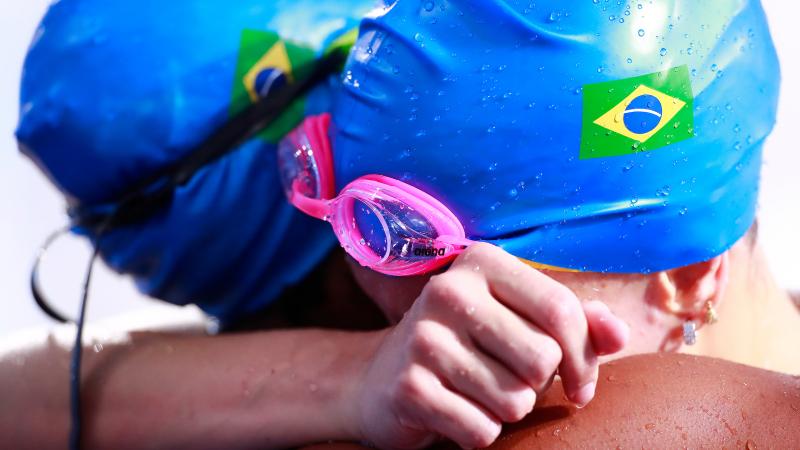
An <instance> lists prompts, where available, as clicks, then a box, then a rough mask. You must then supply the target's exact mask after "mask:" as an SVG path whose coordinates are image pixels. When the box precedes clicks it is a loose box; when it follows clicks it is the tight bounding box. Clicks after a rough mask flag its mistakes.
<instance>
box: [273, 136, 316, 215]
mask: <svg viewBox="0 0 800 450" xmlns="http://www.w3.org/2000/svg"><path fill="white" fill-rule="evenodd" d="M278 169H279V171H280V176H281V184H283V190H284V192H285V193H286V195H287V197H289V198H291V196H292V193H293V192H297V193H298V194H301V195H304V196H306V197H309V198H315V199H316V198H320V196H321V189H320V188H321V182H320V175H319V168H318V167H317V163H316V161H315V160H314V149H313V148H311V144H310V143H309V141H308V138H307V137H306V135H305V133H301V132H298V131H297V130H295V131H293V132H292V133H290V134H289V135H288V136H287V137H286V138H285V139H283V140H282V141H281V143H280V144H279V145H278Z"/></svg>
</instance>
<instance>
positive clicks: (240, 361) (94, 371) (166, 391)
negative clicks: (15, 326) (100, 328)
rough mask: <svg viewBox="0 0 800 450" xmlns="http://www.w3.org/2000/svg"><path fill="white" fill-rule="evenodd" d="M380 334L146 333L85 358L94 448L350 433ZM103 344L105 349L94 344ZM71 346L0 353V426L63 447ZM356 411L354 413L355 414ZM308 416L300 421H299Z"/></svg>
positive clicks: (258, 442)
mask: <svg viewBox="0 0 800 450" xmlns="http://www.w3.org/2000/svg"><path fill="white" fill-rule="evenodd" d="M380 337H381V332H373V333H346V332H335V331H316V330H305V331H299V330H298V331H281V332H278V331H276V332H265V333H248V334H240V335H227V336H214V337H210V336H191V335H179V334H167V333H139V334H133V335H130V337H129V339H127V340H125V341H123V342H118V343H113V344H104V346H103V349H102V351H100V352H95V351H94V350H93V347H92V346H88V347H87V349H86V351H85V353H84V354H85V356H84V370H83V387H84V388H83V389H84V396H85V397H84V399H85V400H84V402H85V403H84V417H85V419H84V420H85V424H86V425H85V427H86V428H85V433H86V435H85V443H86V445H87V448H145V447H149V448H180V447H185V446H191V447H192V448H252V447H259V446H261V447H264V446H268V447H288V446H291V445H296V444H299V443H304V442H313V441H315V440H317V441H319V440H322V441H324V440H328V439H336V438H339V439H354V438H356V437H357V434H356V431H355V430H352V429H349V428H348V427H349V426H350V425H349V424H350V423H352V422H348V421H347V420H346V418H347V417H348V414H347V410H348V408H351V407H352V404H351V403H349V402H343V400H344V399H349V398H352V397H354V395H353V393H352V392H350V391H349V390H348V388H347V387H348V386H352V384H351V383H349V382H348V380H350V379H354V378H358V373H357V372H358V370H360V367H361V366H360V363H359V362H363V361H366V360H367V359H368V358H369V356H370V352H371V351H373V349H374V346H375V344H376V343H377V342H378V341H379V339H380ZM98 348H99V347H98ZM68 360H69V347H68V346H65V345H61V344H60V343H59V342H58V340H57V339H55V338H54V337H53V335H49V336H48V337H47V338H46V339H40V340H39V341H38V342H37V343H35V344H33V345H27V346H25V347H19V346H17V348H16V349H14V350H13V351H12V350H5V351H3V352H2V353H0V386H3V401H2V402H0V417H3V418H4V419H3V420H2V421H0V436H4V441H5V443H6V445H8V446H9V447H11V448H41V449H47V448H62V447H63V444H64V442H66V437H67V433H68V430H69V416H68V411H69V408H68V402H69V398H68V391H67V387H68V375H67V374H68ZM350 417H352V416H350ZM300 418H301V419H300Z"/></svg>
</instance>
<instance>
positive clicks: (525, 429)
mask: <svg viewBox="0 0 800 450" xmlns="http://www.w3.org/2000/svg"><path fill="white" fill-rule="evenodd" d="M560 392H561V389H560V387H556V388H555V389H551V390H550V391H549V392H548V393H547V394H546V395H545V396H544V397H543V398H542V399H541V400H540V403H539V405H537V408H536V410H534V412H533V413H532V414H531V415H530V416H529V417H528V418H526V419H525V420H524V421H522V422H520V423H518V424H514V425H511V426H509V427H508V428H507V430H506V431H505V433H504V435H503V437H502V438H501V439H500V440H499V441H498V442H497V443H496V444H495V446H494V447H493V448H496V449H511V448H513V449H529V448H531V449H532V448H551V447H575V448H581V447H590V446H591V447H594V446H598V445H599V446H602V447H614V448H617V447H619V448H653V447H657V448H684V447H689V448H698V447H711V448H722V447H738V448H756V447H761V448H764V447H770V448H791V447H793V446H796V445H797V443H798V442H800V378H798V377H792V376H789V375H785V374H781V373H777V372H770V371H766V370H762V369H757V368H753V367H749V366H743V365H740V364H735V363H731V362H727V361H723V360H719V359H712V358H702V357H696V356H689V355H679V354H651V355H641V356H634V357H629V358H624V359H621V360H618V361H614V362H611V363H608V364H605V365H603V366H602V368H601V372H600V382H599V384H598V388H597V395H596V397H595V400H594V401H592V402H591V403H590V404H589V405H588V406H587V407H586V408H584V409H581V410H578V409H576V408H574V407H572V406H571V405H569V404H568V403H567V402H566V400H564V399H563V398H562V396H561V393H560Z"/></svg>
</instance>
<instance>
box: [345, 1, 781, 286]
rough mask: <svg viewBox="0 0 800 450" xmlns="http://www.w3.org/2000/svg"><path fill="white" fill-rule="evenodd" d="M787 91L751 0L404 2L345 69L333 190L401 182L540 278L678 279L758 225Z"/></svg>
mask: <svg viewBox="0 0 800 450" xmlns="http://www.w3.org/2000/svg"><path fill="white" fill-rule="evenodd" d="M778 89H779V66H778V61H777V57H776V54H775V50H774V48H773V45H772V41H771V38H770V34H769V30H768V27H767V23H766V20H765V17H764V13H763V10H762V8H761V5H760V3H759V2H758V1H751V0H724V1H714V2H697V1H690V0H669V1H656V2H643V1H642V2H636V1H625V2H618V1H613V2H612V1H608V0H600V1H597V0H595V1H593V2H588V1H586V2H563V1H557V0H546V1H537V2H535V3H531V2H529V1H527V0H525V1H522V0H506V1H503V0H485V1H479V2H476V1H469V0H421V1H410V0H409V1H404V0H400V1H397V2H395V3H393V4H392V5H391V6H388V7H386V8H384V9H383V10H382V11H381V12H379V13H376V14H374V15H373V16H372V17H370V18H367V19H365V20H364V21H363V22H362V25H361V30H360V36H359V39H358V41H357V43H356V46H355V47H354V50H353V52H352V53H351V57H350V61H349V63H348V65H347V67H346V74H345V77H344V86H343V89H342V90H341V92H340V94H339V96H338V98H337V102H336V106H335V109H334V122H335V131H334V132H333V136H332V139H333V143H334V145H333V149H334V158H335V165H336V177H337V182H338V184H339V187H342V186H343V185H345V184H346V183H348V182H349V181H351V180H353V179H355V178H357V177H359V176H362V175H366V174H370V173H376V174H382V175H387V176H391V177H395V178H398V179H401V180H403V181H406V182H408V183H410V184H412V185H414V186H416V187H418V188H420V189H423V190H425V191H426V192H428V193H430V194H431V195H433V196H435V197H436V198H438V199H440V200H441V201H442V202H443V203H445V204H446V205H447V206H448V207H449V208H451V209H452V211H453V212H454V213H455V214H456V216H458V217H459V218H460V220H461V221H462V223H463V225H464V227H465V229H466V232H467V236H468V237H469V238H472V239H477V240H483V241H488V242H491V243H494V244H497V245H500V246H501V247H503V248H505V249H506V250H508V251H509V252H511V253H512V254H514V255H516V256H518V257H521V258H524V259H528V260H532V261H535V262H537V263H542V264H548V265H553V266H558V267H562V268H569V269H576V270H583V271H597V272H620V273H648V272H651V271H659V270H665V269H669V268H675V267H680V266H684V265H688V264H691V263H695V262H699V261H703V260H707V259H709V258H711V257H714V256H716V255H719V254H720V253H722V252H724V251H725V250H726V249H728V248H729V247H730V246H731V245H733V244H734V243H735V242H736V241H737V240H738V239H739V238H740V237H741V236H742V235H743V234H744V233H745V232H746V231H747V229H748V228H749V227H750V225H751V224H752V222H753V220H754V216H755V210H756V201H757V197H758V185H759V172H760V167H761V155H762V144H763V142H764V139H765V138H766V137H767V135H768V134H769V133H770V131H771V129H772V127H773V123H774V120H775V111H776V103H777V98H778Z"/></svg>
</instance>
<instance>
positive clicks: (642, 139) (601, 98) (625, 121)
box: [580, 66, 694, 159]
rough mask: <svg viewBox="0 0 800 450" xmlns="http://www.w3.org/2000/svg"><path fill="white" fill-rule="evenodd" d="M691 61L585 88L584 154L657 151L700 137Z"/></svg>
mask: <svg viewBox="0 0 800 450" xmlns="http://www.w3.org/2000/svg"><path fill="white" fill-rule="evenodd" d="M693 103H694V97H693V94H692V86H691V82H690V80H689V68H688V67H687V66H680V67H675V68H672V69H669V70H666V71H663V72H656V73H653V74H649V75H643V76H639V77H635V78H628V79H625V80H617V81H608V82H604V83H596V84H588V85H586V86H584V87H583V127H582V133H581V150H580V158H581V159H590V158H603V157H609V156H620V155H629V154H632V153H639V152H645V151H650V150H656V149H658V148H661V147H665V146H667V145H670V144H674V143H676V142H680V141H683V140H686V139H690V138H692V137H693V136H694V105H693Z"/></svg>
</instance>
